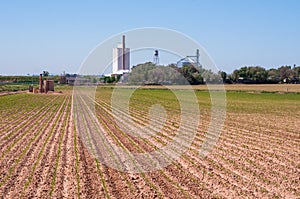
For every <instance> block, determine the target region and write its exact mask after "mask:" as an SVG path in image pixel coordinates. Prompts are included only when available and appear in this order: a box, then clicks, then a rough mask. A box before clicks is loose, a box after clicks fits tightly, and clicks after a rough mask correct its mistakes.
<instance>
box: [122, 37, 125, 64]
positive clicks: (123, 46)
mask: <svg viewBox="0 0 300 199" xmlns="http://www.w3.org/2000/svg"><path fill="white" fill-rule="evenodd" d="M122 44H123V45H122V69H123V70H125V63H126V62H125V35H123V38H122Z"/></svg>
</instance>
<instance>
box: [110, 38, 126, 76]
mask: <svg viewBox="0 0 300 199" xmlns="http://www.w3.org/2000/svg"><path fill="white" fill-rule="evenodd" d="M123 51H124V54H125V55H124V56H123ZM123 59H125V60H124V61H123ZM123 65H124V66H123ZM129 69H130V48H125V36H123V43H122V44H119V45H118V47H117V48H114V49H113V71H112V72H113V74H118V73H119V72H120V71H127V72H128V71H129Z"/></svg>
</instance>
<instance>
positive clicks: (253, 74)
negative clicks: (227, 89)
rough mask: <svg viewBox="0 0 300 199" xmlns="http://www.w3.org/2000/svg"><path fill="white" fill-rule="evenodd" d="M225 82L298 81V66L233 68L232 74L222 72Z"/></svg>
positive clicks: (299, 81) (299, 73) (299, 76)
mask: <svg viewBox="0 0 300 199" xmlns="http://www.w3.org/2000/svg"><path fill="white" fill-rule="evenodd" d="M223 79H224V81H225V82H227V83H249V84H251V83H253V84H268V83H269V84H271V83H272V84H274V83H300V66H295V65H294V66H293V67H291V66H281V67H279V68H277V69H275V68H272V69H269V70H266V69H265V68H263V67H260V66H245V67H242V68H240V69H237V70H234V71H233V73H232V74H230V75H228V76H227V74H226V73H225V74H223Z"/></svg>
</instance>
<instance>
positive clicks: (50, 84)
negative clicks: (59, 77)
mask: <svg viewBox="0 0 300 199" xmlns="http://www.w3.org/2000/svg"><path fill="white" fill-rule="evenodd" d="M48 91H54V81H53V80H44V92H45V93H47V92H48Z"/></svg>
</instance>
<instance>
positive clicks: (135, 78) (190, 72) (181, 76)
mask: <svg viewBox="0 0 300 199" xmlns="http://www.w3.org/2000/svg"><path fill="white" fill-rule="evenodd" d="M127 82H128V83H129V84H146V85H151V84H154V85H156V84H178V85H181V84H192V85H195V84H204V83H207V82H209V83H221V82H222V78H221V75H220V74H215V73H213V72H212V71H210V70H206V69H203V68H202V67H200V66H199V67H198V66H193V65H184V66H182V67H181V68H178V67H177V66H176V65H175V64H170V65H168V66H162V65H160V66H157V65H155V64H153V63H152V62H147V63H144V64H138V65H136V66H134V67H132V70H131V72H130V73H129V75H128V79H127Z"/></svg>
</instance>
